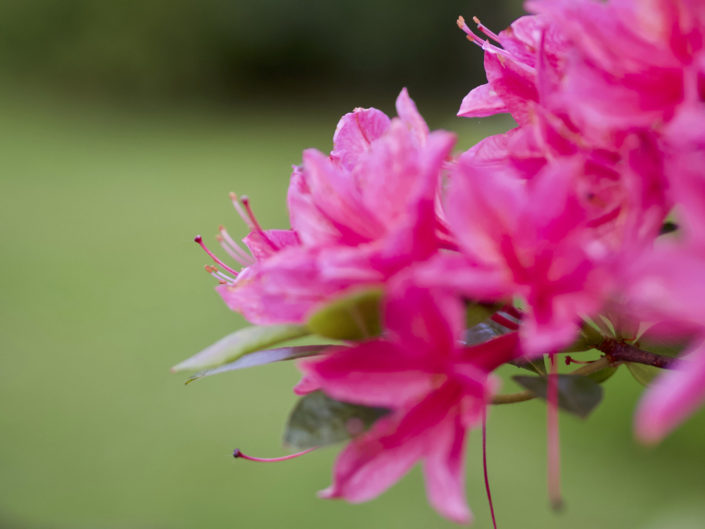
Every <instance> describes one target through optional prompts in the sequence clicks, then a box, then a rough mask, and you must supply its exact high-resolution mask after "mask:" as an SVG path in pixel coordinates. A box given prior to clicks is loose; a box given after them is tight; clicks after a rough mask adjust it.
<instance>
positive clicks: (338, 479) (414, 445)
mask: <svg viewBox="0 0 705 529" xmlns="http://www.w3.org/2000/svg"><path fill="white" fill-rule="evenodd" d="M458 389H459V388H458V387H457V386H455V385H452V384H445V385H444V386H441V388H439V389H438V390H437V391H434V392H433V393H431V394H430V395H429V396H428V397H427V398H426V399H424V400H423V401H422V402H420V403H419V404H418V405H416V406H414V407H413V408H411V409H409V410H408V411H407V412H406V413H403V412H396V413H394V414H393V415H391V416H388V417H384V418H382V419H380V420H379V421H377V422H376V423H375V425H374V426H373V427H372V429H371V430H370V431H368V432H367V433H366V434H364V435H362V436H361V437H359V438H357V439H355V440H354V441H352V442H351V443H350V444H349V445H348V446H347V447H346V448H345V449H344V450H343V452H341V454H340V455H339V456H338V460H337V462H336V464H335V470H334V475H333V484H332V485H331V486H330V487H329V488H328V489H326V490H325V491H322V492H321V495H322V496H323V497H325V498H345V499H346V500H348V501H351V502H361V501H366V500H370V499H372V498H375V497H376V496H378V495H379V494H381V493H382V492H384V491H385V490H386V489H388V488H389V487H390V486H391V485H393V484H394V483H395V482H396V481H398V480H399V479H400V478H401V477H402V476H403V475H404V474H405V473H406V472H408V471H409V469H410V468H411V467H412V466H413V464H414V463H415V462H416V461H418V460H419V459H420V458H422V457H424V456H428V455H430V453H431V452H432V451H433V450H435V445H436V438H437V433H436V431H437V430H436V427H437V425H438V424H439V423H440V422H441V421H443V420H444V418H445V417H448V416H452V415H453V414H454V413H456V409H457V402H458V398H459V397H460V394H459V393H458Z"/></svg>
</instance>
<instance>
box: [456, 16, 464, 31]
mask: <svg viewBox="0 0 705 529" xmlns="http://www.w3.org/2000/svg"><path fill="white" fill-rule="evenodd" d="M455 23H456V24H458V27H459V28H460V29H463V26H464V25H465V18H464V17H463V16H462V15H461V16H459V17H458V20H456V21H455Z"/></svg>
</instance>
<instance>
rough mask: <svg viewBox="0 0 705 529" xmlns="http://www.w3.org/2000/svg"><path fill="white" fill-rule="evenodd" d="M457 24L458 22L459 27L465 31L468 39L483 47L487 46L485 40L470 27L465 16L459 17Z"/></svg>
mask: <svg viewBox="0 0 705 529" xmlns="http://www.w3.org/2000/svg"><path fill="white" fill-rule="evenodd" d="M456 24H458V27H459V28H460V29H461V30H463V33H465V34H466V35H467V39H468V40H469V41H470V42H472V43H473V44H477V45H478V46H480V47H481V48H482V47H484V46H485V41H484V40H482V39H481V38H480V37H478V36H477V35H475V33H473V31H472V30H471V29H470V28H469V27H468V25H467V24H466V23H465V18H464V17H458V20H457V21H456Z"/></svg>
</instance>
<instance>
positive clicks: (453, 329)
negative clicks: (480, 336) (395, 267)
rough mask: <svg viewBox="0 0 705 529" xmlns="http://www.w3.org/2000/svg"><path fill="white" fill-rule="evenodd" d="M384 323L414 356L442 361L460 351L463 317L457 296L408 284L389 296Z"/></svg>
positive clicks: (400, 286)
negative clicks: (456, 350)
mask: <svg viewBox="0 0 705 529" xmlns="http://www.w3.org/2000/svg"><path fill="white" fill-rule="evenodd" d="M384 323H385V327H386V328H387V329H388V330H389V332H390V334H391V335H392V336H393V337H394V339H395V340H396V341H398V342H399V343H400V344H403V346H404V347H405V348H406V349H408V350H409V351H412V352H413V353H411V354H420V355H429V354H431V357H433V356H434V355H436V356H438V357H440V358H443V357H446V356H449V355H450V354H452V352H453V351H454V350H455V349H456V348H457V344H458V342H459V341H460V338H461V336H462V333H463V330H464V313H463V307H462V304H461V302H460V300H459V299H458V298H457V297H456V296H453V295H450V294H447V293H444V292H438V291H434V290H431V289H428V288H423V287H419V286H416V285H414V284H413V283H411V282H406V283H402V284H400V285H399V286H397V287H396V288H394V289H393V290H392V291H391V292H390V293H389V294H388V300H387V302H386V304H385V306H384Z"/></svg>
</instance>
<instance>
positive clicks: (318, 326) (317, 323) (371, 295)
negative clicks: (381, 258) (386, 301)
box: [306, 288, 382, 340]
mask: <svg viewBox="0 0 705 529" xmlns="http://www.w3.org/2000/svg"><path fill="white" fill-rule="evenodd" d="M381 301H382V289H380V288H370V289H365V290H356V291H354V292H351V293H348V294H346V295H343V296H342V297H339V298H337V299H335V300H334V301H332V302H330V303H328V304H327V305H325V306H323V307H321V308H319V309H318V310H316V311H315V312H313V313H312V314H311V315H310V316H309V318H308V321H307V322H306V325H307V326H308V328H309V330H310V331H311V332H312V333H314V334H317V335H319V336H323V337H325V338H332V339H334V340H365V339H368V338H372V337H374V336H379V335H380V334H382V311H381V308H380V307H381Z"/></svg>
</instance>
